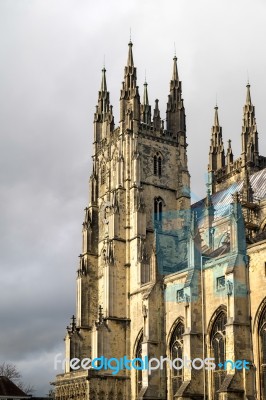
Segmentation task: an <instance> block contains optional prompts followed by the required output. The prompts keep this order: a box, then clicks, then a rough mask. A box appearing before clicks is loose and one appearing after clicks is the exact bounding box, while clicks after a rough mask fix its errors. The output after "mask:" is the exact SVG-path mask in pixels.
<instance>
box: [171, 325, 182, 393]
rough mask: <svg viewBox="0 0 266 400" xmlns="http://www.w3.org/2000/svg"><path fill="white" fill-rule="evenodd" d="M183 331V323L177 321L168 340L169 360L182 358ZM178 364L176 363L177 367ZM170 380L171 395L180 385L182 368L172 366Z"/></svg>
mask: <svg viewBox="0 0 266 400" xmlns="http://www.w3.org/2000/svg"><path fill="white" fill-rule="evenodd" d="M183 333H184V325H183V324H182V322H179V323H178V324H177V326H176V327H175V330H174V332H173V334H172V338H171V342H170V356H171V360H175V359H176V358H180V359H182V360H183V358H184V357H183V355H184V351H183ZM178 366H179V365H178V364H177V367H178ZM170 373H171V382H172V396H171V398H174V395H175V394H176V392H177V391H178V389H179V388H180V386H181V385H182V382H183V380H184V368H180V369H176V368H172V370H171V372H170Z"/></svg>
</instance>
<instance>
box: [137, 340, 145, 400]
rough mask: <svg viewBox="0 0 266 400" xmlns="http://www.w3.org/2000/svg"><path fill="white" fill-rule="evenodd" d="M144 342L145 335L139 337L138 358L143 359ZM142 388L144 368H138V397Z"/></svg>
mask: <svg viewBox="0 0 266 400" xmlns="http://www.w3.org/2000/svg"><path fill="white" fill-rule="evenodd" d="M142 342H143V335H141V337H140V338H139V341H138V345H137V348H136V358H141V359H142ZM137 365H138V366H141V364H140V362H138V363H137ZM141 388H142V370H136V389H137V398H138V394H139V392H140V391H141Z"/></svg>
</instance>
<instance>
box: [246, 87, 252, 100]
mask: <svg viewBox="0 0 266 400" xmlns="http://www.w3.org/2000/svg"><path fill="white" fill-rule="evenodd" d="M246 104H248V105H252V103H251V95H250V84H249V82H248V84H247V97H246Z"/></svg>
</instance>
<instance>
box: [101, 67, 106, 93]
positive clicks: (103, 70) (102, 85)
mask: <svg viewBox="0 0 266 400" xmlns="http://www.w3.org/2000/svg"><path fill="white" fill-rule="evenodd" d="M105 73H106V69H105V67H103V69H102V83H101V92H107V84H106V74H105Z"/></svg>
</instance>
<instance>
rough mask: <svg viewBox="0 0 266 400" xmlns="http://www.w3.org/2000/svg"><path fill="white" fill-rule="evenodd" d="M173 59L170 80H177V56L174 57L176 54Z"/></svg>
mask: <svg viewBox="0 0 266 400" xmlns="http://www.w3.org/2000/svg"><path fill="white" fill-rule="evenodd" d="M173 60H174V65H173V77H172V80H173V81H178V72H177V57H176V55H175V56H174V58H173Z"/></svg>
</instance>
